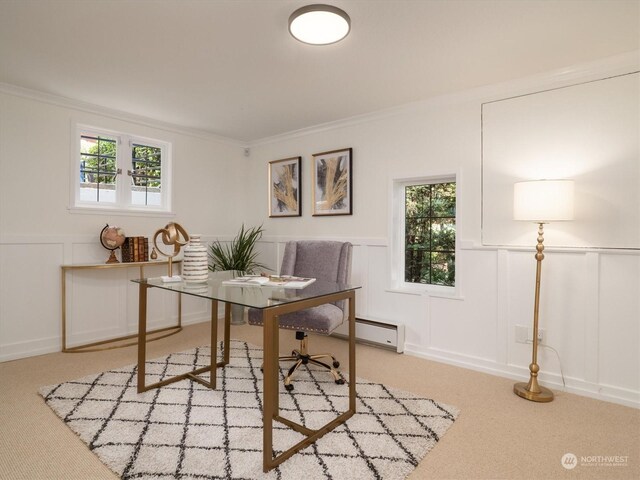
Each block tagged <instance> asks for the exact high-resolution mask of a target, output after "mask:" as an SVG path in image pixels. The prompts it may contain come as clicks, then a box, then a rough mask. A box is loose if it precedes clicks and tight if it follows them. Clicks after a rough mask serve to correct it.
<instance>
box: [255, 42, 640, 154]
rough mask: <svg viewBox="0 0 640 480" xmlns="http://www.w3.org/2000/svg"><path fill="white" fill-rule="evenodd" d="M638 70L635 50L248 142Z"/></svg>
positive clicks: (260, 142) (291, 136)
mask: <svg viewBox="0 0 640 480" xmlns="http://www.w3.org/2000/svg"><path fill="white" fill-rule="evenodd" d="M638 70H640V51H639V50H634V51H631V52H625V53H621V54H618V55H614V56H611V57H606V58H602V59H599V60H596V61H593V62H588V63H582V64H577V65H572V66H569V67H564V68H561V69H556V70H552V71H548V72H544V73H540V74H536V75H530V76H527V77H523V78H519V79H515V80H509V81H506V82H500V83H495V84H491V85H485V86H481V87H476V88H472V89H468V90H463V91H460V92H454V93H448V94H444V95H438V96H435V97H431V98H427V99H425V100H420V101H417V102H411V103H407V104H404V105H399V106H396V107H391V108H386V109H383V110H377V111H375V112H371V113H365V114H362V115H355V116H353V117H348V118H344V119H341V120H336V121H333V122H327V123H322V124H318V125H314V126H311V127H307V128H301V129H299V130H293V131H291V132H286V133H282V134H279V135H273V136H271V137H265V138H262V139H258V140H254V141H249V142H248V143H249V146H250V147H256V146H260V145H267V144H271V143H279V142H284V141H287V140H293V139H296V138H299V137H304V136H308V135H314V134H318V133H322V132H326V131H330V130H336V129H341V128H345V127H350V126H354V125H359V124H364V123H369V122H374V121H378V120H383V119H386V118H389V117H394V116H397V115H402V114H409V113H415V112H420V111H423V110H425V109H429V108H434V107H438V106H444V105H449V106H450V105H455V104H461V103H466V102H477V103H487V102H491V101H497V100H503V99H505V98H509V97H514V96H518V95H523V94H529V93H534V92H537V91H541V90H549V89H554V88H561V87H566V86H569V85H574V84H577V83H583V82H589V81H594V80H601V79H604V78H607V77H612V76H617V75H624V74H628V73H634V72H637V71H638Z"/></svg>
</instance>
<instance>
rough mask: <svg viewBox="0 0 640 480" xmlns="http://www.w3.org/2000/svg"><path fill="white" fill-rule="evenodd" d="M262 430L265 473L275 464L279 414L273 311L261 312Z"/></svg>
mask: <svg viewBox="0 0 640 480" xmlns="http://www.w3.org/2000/svg"><path fill="white" fill-rule="evenodd" d="M262 315H263V336H264V337H263V345H264V346H263V359H262V361H263V372H264V379H263V395H262V409H263V413H262V415H263V417H262V421H263V428H262V442H263V443H262V464H263V469H264V471H265V472H267V471H269V470H271V469H272V468H273V467H275V466H276V465H277V464H276V463H275V462H274V460H273V420H274V418H275V417H276V416H277V415H278V413H279V406H278V400H279V399H278V350H279V338H278V337H279V329H278V317H277V316H276V315H274V313H273V310H271V309H266V310H263V314H262Z"/></svg>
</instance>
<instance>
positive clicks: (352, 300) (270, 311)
mask: <svg viewBox="0 0 640 480" xmlns="http://www.w3.org/2000/svg"><path fill="white" fill-rule="evenodd" d="M138 286H139V289H140V290H139V305H138V307H139V318H138V393H142V392H145V391H147V390H150V389H152V388H157V387H162V386H164V385H168V384H170V383H173V382H177V381H180V380H183V379H185V378H191V379H193V380H195V381H197V382H199V383H201V384H203V385H205V386H207V387H208V388H212V389H215V388H216V368H217V367H222V366H224V365H226V364H228V363H229V348H228V345H229V342H230V323H231V320H230V319H231V304H230V303H225V309H224V323H225V329H224V355H223V361H222V362H217V363H214V362H215V359H216V358H217V354H218V348H217V343H218V300H215V299H212V300H211V361H210V364H209V365H207V366H206V367H201V368H198V369H196V370H193V371H191V372H187V373H183V374H181V375H176V376H174V377H171V378H168V379H165V380H163V381H161V382H156V383H153V384H150V385H146V383H145V382H146V379H145V371H146V368H145V364H146V337H147V332H146V326H147V291H148V289H149V288H153V287H154V285H150V284H148V283H139V284H138ZM176 293H178V295H182V293H181V292H176ZM339 300H348V301H349V320H348V321H349V408H348V410H347V411H346V412H344V413H342V414H340V415H339V416H338V417H336V418H335V419H333V420H332V421H330V422H329V423H327V424H326V425H324V426H322V427H321V428H319V429H317V430H312V429H309V428H306V427H305V426H303V425H300V424H299V423H296V422H293V421H292V420H289V419H287V418H284V417H281V416H280V403H279V388H278V356H279V345H280V336H279V328H278V315H284V314H285V313H290V312H295V311H298V310H303V309H305V308H311V307H316V306H318V305H323V304H325V303H331V302H337V301H339ZM262 319H263V342H264V345H263V357H264V358H263V362H264V363H263V371H264V377H263V403H262V405H263V413H262V422H263V428H262V435H263V437H262V454H263V457H262V470H263V471H264V472H265V473H266V472H268V471H269V470H271V469H273V468H275V467H277V466H278V465H280V464H281V463H282V462H284V461H285V460H287V459H288V458H289V457H291V456H292V455H293V454H294V453H296V452H298V451H300V450H302V449H303V448H306V447H308V446H309V445H311V444H312V443H314V442H315V441H316V440H318V439H319V438H320V437H322V436H323V435H325V434H326V433H329V432H330V431H331V430H333V429H334V428H336V427H337V426H338V425H341V424H343V423H345V422H346V421H347V420H348V419H349V418H350V417H352V416H353V415H354V414H355V413H356V335H355V334H356V293H355V289H350V290H345V291H343V292H338V293H332V294H328V295H324V296H321V297H317V298H309V299H306V300H299V301H294V302H290V303H285V304H282V305H274V306H272V307H267V308H264V309H263V310H262ZM206 371H209V372H210V375H211V376H210V381H209V382H207V381H206V380H203V379H202V378H200V377H198V374H200V373H203V372H206ZM274 420H276V421H278V422H280V423H282V424H284V425H286V426H288V427H290V428H292V429H293V430H295V431H296V432H299V433H301V434H302V435H304V436H306V438H304V439H303V440H301V441H300V442H298V443H297V444H295V445H294V446H293V447H291V448H289V449H288V450H287V451H285V452H283V453H281V454H280V455H278V456H276V457H274V456H273V421H274Z"/></svg>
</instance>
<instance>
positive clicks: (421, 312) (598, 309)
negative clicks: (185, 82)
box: [0, 56, 640, 406]
mask: <svg viewBox="0 0 640 480" xmlns="http://www.w3.org/2000/svg"><path fill="white" fill-rule="evenodd" d="M635 58H637V56H636V57H635ZM634 62H636V63H635V64H634V65H635V68H636V69H637V60H634ZM629 68H630V67H629V62H628V61H626V60H625V61H624V62H618V61H616V62H612V63H611V62H610V63H606V62H605V63H603V65H602V66H599V65H596V66H589V67H588V68H585V69H583V70H571V69H567V70H565V72H564V73H563V74H562V75H553V74H552V75H547V76H539V77H536V78H532V79H525V80H522V81H520V82H514V83H511V84H505V85H497V86H492V87H487V88H485V89H481V90H477V91H473V92H464V93H462V94H460V95H456V96H451V97H442V98H438V99H434V100H432V101H428V102H423V103H418V104H414V105H410V106H407V107H404V108H398V109H394V110H390V111H387V112H381V113H379V114H376V115H372V116H369V117H363V118H359V119H351V120H346V121H343V122H338V123H336V124H334V125H327V126H324V127H322V128H317V129H315V130H310V131H305V132H298V133H294V134H290V135H285V136H282V137H279V138H274V139H270V140H268V141H264V142H259V143H255V144H254V145H252V146H251V155H250V157H249V158H245V157H244V156H243V149H242V146H241V145H237V144H234V143H232V142H230V143H225V142H221V141H218V140H216V139H211V138H206V137H203V136H198V135H189V134H186V133H184V132H182V133H181V132H177V131H172V130H171V129H167V128H158V127H156V128H154V127H151V126H148V125H142V124H141V123H139V122H132V121H125V120H118V119H116V118H114V116H113V115H99V114H96V113H87V112H86V111H83V110H80V109H74V108H70V107H69V106H64V105H55V104H52V103H51V102H47V101H41V100H37V99H29V98H24V97H23V96H20V95H13V94H0V187H1V188H0V361H1V360H8V359H11V358H20V357H24V356H29V355H35V354H38V353H45V352H51V351H58V350H59V349H60V344H61V342H60V290H59V288H60V287H59V286H60V265H62V264H65V263H75V262H87V261H96V262H100V261H102V260H103V259H104V258H106V255H105V254H106V252H105V251H104V249H102V247H101V246H100V245H99V244H98V242H97V232H98V231H99V229H100V228H101V227H102V226H103V225H104V223H106V222H109V223H113V224H118V225H120V226H122V227H123V228H124V229H125V231H126V232H127V234H129V235H147V236H151V234H152V233H153V231H155V230H156V229H157V228H158V227H160V226H163V225H164V224H165V223H166V222H167V221H170V220H175V221H178V222H180V223H182V224H183V225H185V227H186V228H187V229H188V230H189V231H191V232H199V233H202V234H203V235H204V239H205V240H211V239H212V238H214V237H217V236H226V235H230V234H233V233H235V232H236V230H237V228H238V226H239V224H240V223H241V222H242V221H244V222H245V223H246V224H249V225H254V224H260V223H264V226H265V228H266V236H265V238H264V242H262V244H261V249H262V253H263V254H262V257H263V258H262V260H263V261H265V262H266V263H268V264H271V265H273V266H276V265H278V264H279V255H280V254H281V251H282V247H283V242H284V241H286V240H288V239H295V238H345V239H348V240H350V241H352V243H354V246H355V249H354V266H353V268H354V270H353V281H354V282H355V283H359V284H361V285H362V286H363V288H362V290H361V291H359V293H358V305H357V310H358V314H359V315H361V316H366V317H371V318H377V319H382V320H388V321H396V322H403V323H404V324H405V325H406V327H407V346H406V347H407V348H406V352H407V353H408V354H414V355H419V356H423V357H426V358H432V359H435V360H439V361H444V362H449V363H453V364H458V365H462V366H466V367H469V368H474V369H478V370H482V371H486V372H491V373H495V374H498V375H505V376H509V377H513V378H519V379H526V378H527V377H528V368H527V366H528V363H529V361H530V353H531V346H530V345H526V344H520V343H516V342H515V332H514V328H515V325H524V326H530V325H531V318H532V310H533V287H534V272H535V261H534V259H533V248H517V247H508V248H507V247H504V248H502V247H488V246H483V245H482V240H481V239H482V231H481V173H482V172H481V118H480V106H481V104H482V103H483V102H486V101H491V100H496V99H499V98H505V97H507V96H510V95H514V94H519V93H527V92H532V91H538V90H540V89H541V88H545V87H550V86H555V85H558V84H563V83H564V84H567V83H571V82H574V83H576V81H579V80H584V79H587V80H588V79H593V78H602V77H604V76H606V75H609V74H616V73H621V72H623V71H630V70H629ZM567 72H568V73H567ZM75 119H77V121H81V122H82V123H88V124H94V125H97V126H102V127H104V128H112V129H117V130H130V131H132V132H133V133H136V134H140V135H145V136H149V137H152V138H165V137H167V136H168V137H169V139H170V140H171V141H173V142H174V165H173V171H174V173H173V177H174V207H175V211H176V216H175V217H170V218H162V217H151V218H147V217H128V216H118V217H111V216H106V215H105V216H102V215H78V214H70V213H69V212H68V211H67V210H66V206H67V204H68V191H69V189H68V181H69V180H68V179H69V171H68V169H69V165H70V159H69V155H70V154H69V145H70V140H69V138H70V137H69V136H70V132H71V130H70V128H71V124H72V121H74V120H75ZM343 147H352V148H353V155H354V163H353V175H354V185H353V192H354V215H352V216H342V217H322V218H317V217H311V216H310V213H311V208H310V188H309V187H310V180H311V176H310V162H311V155H312V154H313V153H317V152H322V151H327V150H333V149H337V148H343ZM297 155H302V156H303V171H302V175H303V177H302V178H303V180H302V181H303V192H302V193H303V216H302V217H300V218H277V219H269V218H268V217H267V211H268V207H267V203H266V200H267V163H268V162H269V161H271V160H277V159H281V158H287V157H291V156H297ZM24 158H29V159H31V160H33V165H32V164H31V162H28V163H27V162H23V161H21V159H24ZM446 173H455V174H457V175H458V250H459V251H458V257H457V274H458V275H457V288H458V292H457V293H458V294H457V295H456V296H455V297H452V298H446V297H438V296H430V295H426V294H422V295H415V294H413V295H412V294H407V293H399V292H397V291H394V290H393V289H392V288H390V287H391V285H390V282H389V278H390V273H389V269H390V268H391V265H390V244H389V239H390V238H391V231H390V226H389V207H390V185H391V181H392V179H393V178H404V177H411V176H429V175H440V174H446ZM27 189H30V190H31V191H34V190H35V191H39V192H41V195H40V196H39V197H38V198H35V199H29V200H27V199H26V196H25V194H24V192H25V191H26V190H27ZM548 228H549V229H552V228H553V226H552V225H550V226H549V227H548ZM594 228H597V226H594ZM534 235H535V232H532V243H533V241H534V239H535V238H534ZM545 253H546V254H547V255H546V258H545V260H544V265H543V282H542V297H541V298H542V304H541V313H540V319H541V327H542V328H543V329H545V334H546V337H545V338H546V340H545V341H546V343H548V344H549V345H550V346H552V347H553V348H555V349H556V350H558V352H559V353H560V357H561V359H562V368H563V371H564V375H565V379H566V382H567V390H569V391H572V392H577V393H581V394H585V395H589V396H594V397H598V398H603V399H607V400H611V401H615V402H619V403H624V404H628V405H634V406H640V398H639V397H640V395H639V394H640V353H639V345H640V330H639V326H638V325H639V323H640V322H639V321H638V320H639V319H640V304H639V301H638V298H639V297H640V257H639V255H638V251H637V250H631V249H630V250H617V251H613V250H597V249H560V250H558V249H556V250H553V249H549V250H547V251H546V252H545ZM135 276H136V271H135V270H131V271H129V272H127V273H125V272H124V271H120V272H93V273H92V274H86V273H82V274H77V275H76V274H74V279H73V280H71V283H72V288H71V290H72V291H71V292H70V293H69V297H68V301H69V303H70V304H72V305H73V307H71V311H70V312H69V315H70V322H71V324H72V325H71V327H72V328H71V330H72V331H71V336H72V340H74V341H76V342H81V341H90V340H97V339H100V338H104V337H107V336H109V335H111V334H121V333H124V332H130V331H134V330H135V322H136V304H137V299H136V298H135V292H136V288H135V285H133V284H130V282H127V281H126V280H127V279H128V278H133V277H135ZM158 301H159V302H160V300H158ZM171 302H172V300H166V303H165V300H162V303H158V304H157V309H156V310H154V311H153V312H150V317H151V318H150V319H151V323H152V325H154V326H155V325H158V326H159V325H165V324H169V323H171V322H172V321H174V320H175V311H176V310H175V304H172V303H171ZM96 307H97V308H96ZM207 307H208V305H207V304H206V303H203V302H198V301H192V300H188V301H186V304H185V305H184V311H185V320H186V321H185V323H187V322H196V321H204V320H206V319H207V315H208V314H207V312H206V310H207ZM114 322H115V323H117V326H116V328H111V327H110V326H111V325H113V324H114ZM539 363H540V365H541V368H542V375H541V379H542V381H543V382H546V384H548V385H551V386H552V387H553V388H554V389H555V390H556V391H558V390H560V386H561V384H562V381H561V378H560V368H559V363H558V360H557V358H556V356H555V354H554V353H553V352H552V351H550V350H547V349H545V348H541V349H540V356H539Z"/></svg>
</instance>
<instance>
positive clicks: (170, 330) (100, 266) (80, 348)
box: [60, 260, 182, 353]
mask: <svg viewBox="0 0 640 480" xmlns="http://www.w3.org/2000/svg"><path fill="white" fill-rule="evenodd" d="M178 262H181V260H176V261H174V262H173V263H178ZM168 263H169V262H168V261H167V260H164V261H150V262H122V263H85V264H70V265H61V266H60V271H61V279H62V299H61V300H62V301H61V305H62V351H63V352H65V353H80V352H96V351H100V350H110V349H113V348H122V347H129V346H131V345H136V344H137V343H138V342H137V340H133V341H131V342H127V343H123V344H118V345H108V344H111V343H116V342H121V341H123V340H129V339H134V338H137V336H138V334H137V333H135V334H132V335H125V336H122V337H117V338H110V339H108V340H101V341H99V342H92V343H86V344H83V345H75V346H73V347H67V272H68V271H69V270H105V269H107V270H110V269H113V268H136V267H137V268H139V269H140V277H144V267H146V266H150V265H167V264H168ZM181 330H182V298H181V297H179V298H178V324H177V325H174V326H172V327H164V328H158V329H157V330H152V331H150V332H147V333H148V334H150V335H152V334H156V333H162V332H165V333H164V334H162V335H157V336H154V337H153V338H151V339H149V341H153V340H159V339H161V338H165V337H168V336H170V335H174V334H176V333H178V332H179V331H181Z"/></svg>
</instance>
